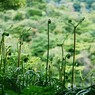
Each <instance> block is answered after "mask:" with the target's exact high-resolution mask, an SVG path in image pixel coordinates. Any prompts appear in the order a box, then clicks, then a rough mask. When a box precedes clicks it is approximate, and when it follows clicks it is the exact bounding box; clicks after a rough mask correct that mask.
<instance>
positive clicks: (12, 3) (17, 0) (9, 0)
mask: <svg viewBox="0 0 95 95" xmlns="http://www.w3.org/2000/svg"><path fill="white" fill-rule="evenodd" d="M25 2H26V0H3V1H0V3H1V4H2V7H3V8H4V9H17V8H19V7H22V6H24V5H25Z"/></svg>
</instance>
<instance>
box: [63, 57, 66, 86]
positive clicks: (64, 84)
mask: <svg viewBox="0 0 95 95" xmlns="http://www.w3.org/2000/svg"><path fill="white" fill-rule="evenodd" d="M65 82H66V56H65V63H64V81H63V86H64V87H65Z"/></svg>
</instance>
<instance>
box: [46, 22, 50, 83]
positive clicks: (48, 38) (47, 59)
mask: <svg viewBox="0 0 95 95" xmlns="http://www.w3.org/2000/svg"><path fill="white" fill-rule="evenodd" d="M48 63H49V22H48V46H47V63H46V85H47V81H48V77H47V76H48Z"/></svg>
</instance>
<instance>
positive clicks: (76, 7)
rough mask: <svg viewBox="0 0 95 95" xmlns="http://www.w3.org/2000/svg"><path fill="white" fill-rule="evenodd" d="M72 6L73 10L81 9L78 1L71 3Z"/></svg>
mask: <svg viewBox="0 0 95 95" xmlns="http://www.w3.org/2000/svg"><path fill="white" fill-rule="evenodd" d="M73 7H74V10H75V11H78V12H79V11H80V9H81V6H80V3H79V2H75V3H74V4H73Z"/></svg>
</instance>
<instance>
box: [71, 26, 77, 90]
mask: <svg viewBox="0 0 95 95" xmlns="http://www.w3.org/2000/svg"><path fill="white" fill-rule="evenodd" d="M75 47H76V26H74V53H73V65H72V85H71V86H72V90H73V84H74V66H75V51H76V48H75Z"/></svg>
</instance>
